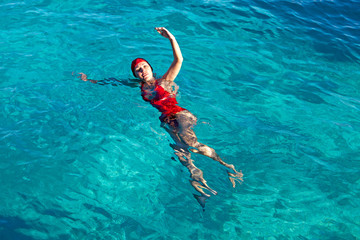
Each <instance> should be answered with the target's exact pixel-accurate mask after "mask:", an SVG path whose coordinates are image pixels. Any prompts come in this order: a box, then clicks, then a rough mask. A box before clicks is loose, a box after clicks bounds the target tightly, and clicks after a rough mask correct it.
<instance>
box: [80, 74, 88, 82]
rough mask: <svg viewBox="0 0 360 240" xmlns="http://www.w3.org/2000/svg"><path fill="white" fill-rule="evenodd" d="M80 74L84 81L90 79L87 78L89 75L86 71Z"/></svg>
mask: <svg viewBox="0 0 360 240" xmlns="http://www.w3.org/2000/svg"><path fill="white" fill-rule="evenodd" d="M79 74H80V76H79V78H81V80H83V81H88V79H87V76H86V74H85V73H82V72H81V73H79Z"/></svg>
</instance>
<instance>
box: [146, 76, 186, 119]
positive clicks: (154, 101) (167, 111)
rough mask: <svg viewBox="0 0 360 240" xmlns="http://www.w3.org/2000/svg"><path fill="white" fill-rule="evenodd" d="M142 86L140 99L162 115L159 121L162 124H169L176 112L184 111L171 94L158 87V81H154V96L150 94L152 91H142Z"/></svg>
mask: <svg viewBox="0 0 360 240" xmlns="http://www.w3.org/2000/svg"><path fill="white" fill-rule="evenodd" d="M143 87H144V84H143V83H142V84H141V96H142V98H143V99H144V100H145V101H147V102H150V103H151V105H152V106H154V107H155V108H156V109H157V110H159V111H160V112H161V113H162V114H161V116H160V118H159V119H160V120H161V121H162V122H169V121H170V120H172V119H173V117H174V115H175V114H176V113H178V112H181V111H183V110H186V109H185V108H182V107H179V106H178V105H177V104H178V102H177V101H176V98H175V94H171V93H169V92H168V91H166V90H165V89H164V88H163V87H162V86H160V85H159V83H158V81H157V80H156V81H155V89H154V93H155V96H154V94H151V93H152V91H146V90H144V88H143Z"/></svg>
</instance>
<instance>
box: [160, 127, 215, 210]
mask: <svg viewBox="0 0 360 240" xmlns="http://www.w3.org/2000/svg"><path fill="white" fill-rule="evenodd" d="M162 127H164V128H165V130H166V131H167V132H168V133H169V134H170V136H171V137H172V139H173V140H174V141H175V143H176V144H172V145H170V146H171V147H172V148H173V149H174V151H175V155H176V156H177V157H178V158H179V161H180V162H181V164H182V165H183V166H185V167H186V168H187V169H188V170H189V172H190V178H191V179H192V180H190V183H191V185H192V186H193V187H194V188H195V190H196V191H198V192H199V193H201V194H202V195H203V196H205V197H210V195H209V194H206V193H205V192H204V191H203V189H206V190H208V191H210V192H211V193H212V194H214V195H216V194H217V192H216V191H215V190H213V189H211V188H210V187H209V186H208V185H207V183H206V180H205V179H204V177H203V172H202V171H201V170H200V169H199V168H197V167H196V166H195V164H194V162H193V160H192V159H191V152H189V150H188V147H189V146H188V145H186V144H185V143H183V142H182V141H181V139H180V138H179V137H178V135H177V134H176V129H171V128H167V127H166V126H165V125H162ZM197 199H198V198H197ZM198 201H199V199H198ZM200 204H201V205H203V204H205V203H203V204H202V203H200Z"/></svg>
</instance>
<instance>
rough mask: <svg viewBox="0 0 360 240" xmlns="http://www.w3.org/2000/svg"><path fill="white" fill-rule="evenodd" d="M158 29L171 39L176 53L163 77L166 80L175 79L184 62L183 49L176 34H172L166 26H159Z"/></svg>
mask: <svg viewBox="0 0 360 240" xmlns="http://www.w3.org/2000/svg"><path fill="white" fill-rule="evenodd" d="M155 29H156V31H158V33H160V34H161V35H162V36H163V37H165V38H167V39H169V40H170V43H171V47H172V50H173V55H174V60H173V62H172V63H171V65H170V67H169V69H168V70H167V72H166V73H165V74H164V75H163V77H162V78H163V79H164V80H168V81H174V80H175V78H176V76H177V75H178V73H179V72H180V69H181V65H182V62H183V57H182V54H181V50H180V47H179V44H178V43H177V41H176V39H175V37H174V35H172V34H171V33H170V32H169V30H167V29H166V28H164V27H158V28H155Z"/></svg>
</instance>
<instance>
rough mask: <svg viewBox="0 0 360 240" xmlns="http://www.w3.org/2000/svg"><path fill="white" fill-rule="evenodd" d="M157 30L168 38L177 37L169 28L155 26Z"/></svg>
mask: <svg viewBox="0 0 360 240" xmlns="http://www.w3.org/2000/svg"><path fill="white" fill-rule="evenodd" d="M155 29H156V31H158V33H160V34H161V36H163V37H165V38H167V39H175V37H174V35H172V34H171V33H170V32H169V30H167V29H166V28H164V27H157V28H155Z"/></svg>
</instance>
